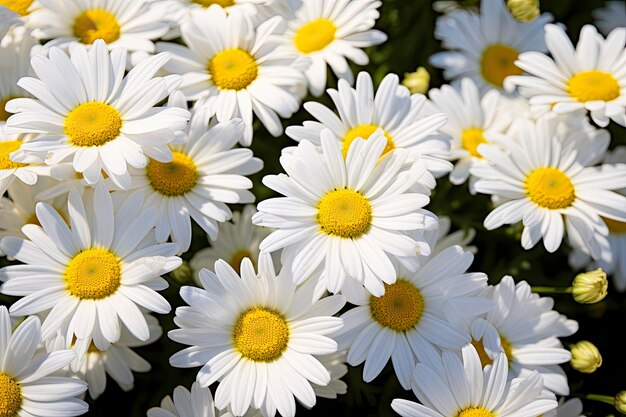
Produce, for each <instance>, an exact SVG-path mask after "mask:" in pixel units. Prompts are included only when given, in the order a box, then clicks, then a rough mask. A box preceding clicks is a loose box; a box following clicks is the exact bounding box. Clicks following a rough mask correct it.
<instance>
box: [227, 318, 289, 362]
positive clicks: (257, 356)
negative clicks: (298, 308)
mask: <svg viewBox="0 0 626 417" xmlns="http://www.w3.org/2000/svg"><path fill="white" fill-rule="evenodd" d="M233 341H234V345H235V349H237V350H238V351H239V353H241V355H242V356H243V357H245V358H247V359H250V360H252V361H255V362H272V361H275V360H276V359H278V358H280V356H281V355H282V354H283V352H284V351H285V349H287V343H288V342H289V326H288V325H287V321H286V320H285V318H284V317H283V316H282V315H281V314H280V313H278V312H276V311H275V310H272V309H268V308H262V307H253V308H251V309H249V310H247V311H244V312H243V313H242V314H241V315H240V316H239V319H237V322H236V323H235V327H234V329H233Z"/></svg>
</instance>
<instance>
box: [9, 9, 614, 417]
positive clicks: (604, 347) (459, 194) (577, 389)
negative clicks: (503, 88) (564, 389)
mask: <svg viewBox="0 0 626 417" xmlns="http://www.w3.org/2000/svg"><path fill="white" fill-rule="evenodd" d="M382 1H383V6H382V7H381V9H380V11H381V18H380V20H379V21H378V24H377V27H378V28H379V29H380V30H382V31H384V32H385V33H387V35H388V36H389V40H388V41H387V42H386V43H385V44H383V45H381V46H379V47H375V48H370V50H369V51H368V53H369V55H370V57H371V62H370V64H369V65H368V66H367V67H366V68H364V70H367V71H369V72H370V73H371V74H372V75H373V77H374V80H375V82H376V83H378V82H380V80H381V79H382V78H383V77H384V76H385V75H386V74H387V73H390V72H393V73H396V74H398V75H400V76H401V77H402V75H403V74H404V73H405V72H412V71H415V70H416V68H417V67H418V66H425V67H426V68H427V70H428V71H429V73H430V74H431V87H438V86H440V85H441V84H442V83H444V80H443V79H442V77H441V72H440V71H438V70H435V69H433V68H432V67H431V66H430V65H428V57H429V56H430V55H432V54H433V53H435V52H437V51H439V50H440V45H439V42H438V41H437V40H435V39H434V37H433V32H434V24H435V19H436V17H437V14H436V13H435V12H433V10H432V5H431V1H427V0H382ZM602 6H603V2H602V1H601V0H551V1H546V0H542V1H541V8H542V12H544V11H545V12H550V13H552V14H553V15H554V16H555V21H557V22H562V23H564V24H565V25H566V26H567V28H568V32H569V34H570V36H572V37H573V38H574V40H575V41H576V40H577V37H578V33H579V31H580V28H581V27H582V25H584V24H586V23H591V20H592V19H591V11H592V10H593V9H596V8H598V7H602ZM354 69H355V73H356V72H357V71H359V70H361V68H357V67H356V66H355V67H354ZM334 80H335V79H334V77H332V76H331V77H330V81H329V83H330V85H329V87H332V86H333V84H334V83H335V81H334ZM312 99H313V98H312V97H309V98H308V100H312ZM318 101H321V102H323V103H325V104H329V102H330V100H329V99H328V98H327V97H322V98H320V99H318ZM331 107H332V106H331ZM309 118H310V117H309V116H308V114H307V113H306V112H305V111H304V110H301V111H300V112H299V113H298V114H296V115H295V116H294V117H293V118H292V119H290V120H289V121H286V122H285V126H287V125H295V124H301V122H302V121H303V120H307V119H309ZM609 130H610V131H611V133H612V144H611V148H613V147H615V146H616V145H618V144H621V145H624V144H626V133H625V130H624V129H623V128H620V127H619V126H616V125H615V124H612V125H611V127H610V128H609ZM293 144H294V142H292V141H291V140H290V139H289V138H287V137H286V136H282V137H280V138H273V137H271V136H270V135H269V134H268V133H267V132H266V131H265V130H264V128H263V127H262V126H260V125H257V126H256V130H255V137H254V143H253V145H252V147H251V148H252V149H253V151H254V153H255V155H256V156H258V157H260V158H262V159H263V160H264V162H265V168H264V170H263V171H262V172H261V173H259V174H257V175H255V176H254V178H253V179H254V181H255V188H254V192H255V194H256V195H257V198H258V199H259V200H262V199H265V198H268V197H270V196H272V194H271V191H270V190H268V189H267V188H265V187H264V186H263V185H262V184H261V181H260V180H261V178H262V177H263V176H264V175H267V174H271V173H278V172H281V168H280V165H279V164H278V157H279V155H280V150H281V149H282V148H283V147H285V146H290V145H293ZM429 209H430V210H431V211H433V212H434V213H436V214H437V215H446V216H450V217H451V218H452V220H453V228H454V229H459V228H462V229H466V228H468V227H473V228H475V229H476V230H477V232H478V233H477V237H476V239H475V240H474V242H473V244H474V245H476V246H477V247H478V253H477V256H476V259H475V261H474V264H473V266H472V267H471V270H473V271H482V272H486V273H487V274H488V275H489V277H490V283H492V284H496V283H498V282H499V280H500V278H501V277H502V276H503V275H506V274H510V275H513V276H514V277H515V279H516V280H527V281H529V282H531V283H532V284H534V285H551V286H568V285H569V284H570V282H571V280H572V279H573V277H574V275H575V272H574V271H571V270H570V268H569V266H568V263H567V251H566V248H565V247H564V246H562V247H561V249H560V250H559V251H558V252H556V253H554V254H549V253H547V252H546V251H545V250H544V249H543V246H542V245H541V244H538V245H537V247H535V248H534V249H533V250H531V251H524V250H523V249H522V247H521V246H520V243H519V236H520V234H521V228H519V227H508V228H504V227H503V228H500V229H497V230H494V231H486V230H484V228H483V227H482V221H483V219H484V217H485V216H486V213H487V212H488V211H489V210H490V202H489V199H488V197H486V196H470V195H469V193H468V192H467V186H466V185H463V186H458V187H454V186H452V185H451V184H450V183H449V182H448V181H447V179H441V180H439V182H438V186H437V189H436V190H435V193H434V194H433V197H432V202H431V204H430V206H429ZM194 227H195V226H194ZM193 242H194V244H193V245H192V250H191V251H190V252H188V253H186V254H185V255H184V256H183V257H184V258H185V259H190V258H191V256H192V254H193V253H194V252H195V251H197V250H198V249H201V248H202V247H204V246H206V245H207V240H206V238H205V236H204V234H203V233H202V231H201V230H200V229H199V228H197V227H196V228H195V229H194V241H193ZM0 264H6V261H5V260H4V259H3V260H0ZM168 279H169V277H168ZM169 281H170V283H171V286H170V288H169V289H167V290H166V291H164V292H163V295H164V296H165V297H166V298H167V299H168V300H169V301H170V303H171V304H172V307H173V309H172V313H171V314H170V315H167V316H160V317H159V319H160V321H161V325H162V326H163V328H164V330H165V333H166V332H167V331H168V330H170V329H172V328H173V327H174V325H173V322H172V318H173V311H174V308H175V307H176V306H178V305H180V304H181V302H182V300H181V299H180V297H179V296H178V290H179V288H180V285H181V284H180V283H178V282H176V281H174V280H173V279H169ZM612 289H613V288H612V287H610V292H609V296H608V297H607V298H606V299H605V301H603V302H601V303H599V304H596V305H592V306H582V305H580V304H576V303H574V302H573V300H572V299H571V297H570V296H568V295H558V296H556V297H555V298H556V308H557V309H558V310H559V311H560V312H562V313H563V314H566V315H568V316H569V317H570V318H573V319H576V320H578V321H579V323H580V330H579V331H578V333H577V334H575V335H574V336H572V337H570V338H569V339H567V340H564V342H565V343H566V344H567V343H574V342H576V341H579V340H590V341H592V342H593V343H595V344H596V346H597V347H598V348H599V349H600V352H601V353H602V355H603V358H604V363H603V365H602V367H601V368H600V369H599V370H598V371H596V372H595V373H594V374H591V375H585V374H581V373H578V372H576V371H574V370H572V369H570V368H569V366H568V365H566V366H565V368H566V370H567V373H568V375H569V378H570V385H571V388H572V394H573V395H580V394H588V393H595V394H605V395H610V396H612V395H614V394H615V393H617V392H618V391H620V390H622V389H626V383H625V382H624V375H626V361H625V360H624V353H625V350H624V345H623V344H622V343H620V342H619V341H618V339H619V338H620V335H621V331H622V329H624V328H625V327H624V320H625V319H626V314H625V313H626V302H625V297H624V295H623V294H619V293H617V292H615V291H612ZM11 301H12V299H10V298H8V297H4V296H0V302H1V303H2V304H10V303H11ZM183 347H184V346H182V345H179V344H177V343H174V342H172V341H171V340H169V339H168V338H167V337H166V336H163V337H162V338H161V339H160V340H159V341H158V342H156V343H154V344H152V345H150V346H147V347H144V348H139V349H137V352H138V353H139V354H140V355H141V356H143V357H144V358H146V359H147V360H148V361H149V362H150V363H151V364H152V372H149V373H147V374H135V388H134V390H132V391H130V392H128V393H125V392H123V391H122V390H121V389H120V388H119V387H118V386H117V384H116V383H115V382H114V381H113V380H111V379H110V378H109V380H108V382H107V390H106V392H105V393H104V394H103V395H102V396H101V397H100V398H99V399H98V400H97V401H91V400H89V402H90V409H91V410H90V412H89V413H88V414H87V416H91V417H96V416H97V417H109V416H111V415H116V416H120V417H125V416H133V417H135V416H145V413H146V411H147V410H148V409H149V408H150V407H153V406H158V404H159V403H160V401H161V399H162V398H163V397H164V396H165V395H168V394H171V393H172V391H173V389H174V387H176V386H177V385H184V386H186V387H187V388H190V386H191V383H192V382H193V381H194V379H195V375H196V373H197V370H198V369H197V368H192V369H176V368H173V367H171V366H169V363H168V358H169V357H170V356H171V355H172V354H173V353H175V352H177V351H178V350H180V349H182V348H183ZM361 374H362V367H357V368H350V371H349V373H348V374H347V375H346V376H345V377H344V381H346V382H347V384H348V394H347V395H344V396H340V397H339V398H338V399H337V400H326V399H318V403H317V405H316V406H315V408H314V409H313V410H306V409H305V408H303V407H301V406H298V407H299V408H298V411H297V415H298V416H321V415H344V416H361V417H369V416H395V415H396V414H395V413H394V412H393V411H392V410H391V407H390V403H391V400H392V399H394V398H399V397H404V398H408V399H412V400H414V397H413V394H412V393H411V392H407V391H404V390H403V389H402V388H401V387H400V385H399V384H398V382H397V380H396V377H395V375H394V373H393V369H392V368H391V365H388V366H387V367H386V368H385V370H384V371H383V372H382V373H381V374H380V375H379V376H378V378H376V379H375V380H374V381H373V382H372V383H371V384H365V383H363V382H362V379H361ZM212 388H213V389H212V391H213V392H214V389H215V386H214V387H212ZM584 406H585V414H587V415H591V416H607V415H611V414H615V413H616V411H615V409H614V408H613V407H612V406H610V405H606V404H602V403H599V402H593V401H585V402H584Z"/></svg>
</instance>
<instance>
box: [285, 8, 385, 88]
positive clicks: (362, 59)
mask: <svg viewBox="0 0 626 417" xmlns="http://www.w3.org/2000/svg"><path fill="white" fill-rule="evenodd" d="M381 4H382V3H381V2H380V1H378V0H355V1H351V2H348V3H346V2H337V1H334V0H307V1H303V2H301V3H300V4H299V7H298V8H297V10H294V11H293V13H294V17H293V18H290V19H289V20H288V22H287V25H288V28H287V31H286V32H285V34H284V35H283V36H284V38H285V39H286V42H287V43H288V45H289V47H290V48H291V49H293V50H294V51H296V52H297V53H298V54H299V55H301V56H303V57H306V58H308V59H310V60H311V66H310V67H309V68H308V69H307V70H306V72H305V75H306V78H307V81H308V84H309V90H310V91H311V93H312V94H313V95H314V96H318V97H319V96H321V95H322V93H323V92H324V89H325V88H326V72H327V66H329V67H330V69H331V70H332V71H333V72H334V74H335V75H336V76H337V78H339V79H345V80H346V81H348V83H349V84H352V83H353V82H354V76H353V75H352V69H351V68H350V66H349V65H348V63H347V61H348V60H350V61H353V62H355V63H356V64H358V65H366V64H367V63H368V62H369V58H368V56H367V55H366V54H365V53H364V52H363V50H362V48H366V47H369V46H374V45H379V44H381V43H383V42H385V41H386V40H387V35H385V34H384V33H382V32H381V31H379V30H375V29H373V28H374V25H375V24H376V19H378V17H379V16H380V13H379V12H378V8H379V7H380V5H381Z"/></svg>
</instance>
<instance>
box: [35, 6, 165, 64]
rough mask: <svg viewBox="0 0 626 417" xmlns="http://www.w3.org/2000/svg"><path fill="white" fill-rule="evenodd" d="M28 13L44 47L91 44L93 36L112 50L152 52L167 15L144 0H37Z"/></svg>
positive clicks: (163, 28) (161, 33) (162, 30)
mask: <svg viewBox="0 0 626 417" xmlns="http://www.w3.org/2000/svg"><path fill="white" fill-rule="evenodd" d="M37 3H38V6H39V7H37V9H36V10H35V11H34V12H33V13H32V14H31V15H30V16H29V19H28V20H29V25H31V26H33V27H35V28H36V30H35V31H34V35H35V36H36V37H37V38H39V39H44V40H48V39H50V41H49V42H47V43H46V44H45V46H44V47H45V48H50V47H52V46H56V47H60V48H64V49H65V48H68V47H71V46H74V45H76V44H82V45H92V44H93V43H94V42H95V41H96V40H97V39H102V40H104V42H106V44H107V47H108V48H109V49H110V50H112V49H115V48H122V49H125V50H126V51H128V52H129V53H131V54H132V53H133V52H142V53H154V51H155V48H154V40H156V39H158V38H160V37H161V36H163V35H165V34H166V33H167V32H168V31H169V24H168V22H167V20H166V19H167V17H166V16H165V14H164V13H161V12H160V11H159V9H157V8H153V7H149V3H148V2H147V1H146V0H133V1H128V0H72V1H70V2H68V1H65V0H37Z"/></svg>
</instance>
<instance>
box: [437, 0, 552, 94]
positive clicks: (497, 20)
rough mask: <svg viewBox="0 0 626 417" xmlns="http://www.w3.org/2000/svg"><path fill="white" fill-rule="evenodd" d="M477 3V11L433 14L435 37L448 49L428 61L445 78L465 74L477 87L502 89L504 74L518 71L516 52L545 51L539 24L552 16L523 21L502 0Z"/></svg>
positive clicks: (452, 78)
mask: <svg viewBox="0 0 626 417" xmlns="http://www.w3.org/2000/svg"><path fill="white" fill-rule="evenodd" d="M480 3H481V4H480V13H475V12H472V11H468V10H454V11H452V12H450V13H449V14H447V15H445V16H441V17H438V18H437V24H436V29H435V38H437V39H439V40H441V41H442V44H443V47H444V48H445V49H450V50H451V51H445V52H438V53H436V54H434V55H433V56H431V57H430V62H431V64H432V65H434V66H435V67H438V68H442V69H443V71H444V72H443V75H444V77H445V78H446V79H447V80H457V79H461V78H465V77H468V78H471V79H472V80H473V81H474V82H475V83H476V85H477V86H478V87H479V88H480V89H481V90H486V89H487V88H497V89H502V88H503V82H504V79H505V78H506V77H508V76H510V75H520V74H522V70H521V69H520V68H519V67H518V66H516V63H515V60H516V59H517V57H518V55H519V54H520V53H522V52H526V51H540V52H543V51H545V49H546V47H545V43H544V40H543V33H544V32H543V27H544V25H545V24H546V23H548V22H550V21H552V16H551V15H550V14H547V13H544V14H542V15H541V16H539V17H538V18H536V19H535V20H533V21H532V22H529V23H524V22H520V21H518V20H517V19H515V18H514V17H513V16H511V13H510V12H509V10H508V9H507V7H506V5H505V4H504V3H505V2H504V1H503V0H484V1H481V2H480Z"/></svg>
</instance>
